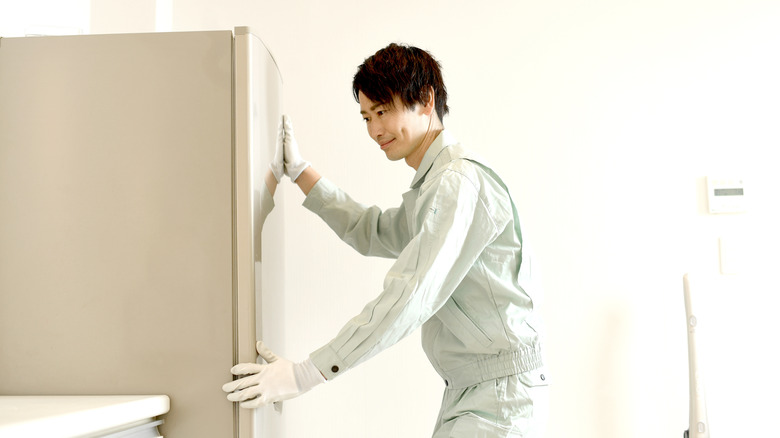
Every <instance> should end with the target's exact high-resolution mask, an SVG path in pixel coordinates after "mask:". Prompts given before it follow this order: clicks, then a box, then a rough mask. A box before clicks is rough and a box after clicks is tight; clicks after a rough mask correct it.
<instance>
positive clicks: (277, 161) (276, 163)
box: [268, 116, 284, 183]
mask: <svg viewBox="0 0 780 438" xmlns="http://www.w3.org/2000/svg"><path fill="white" fill-rule="evenodd" d="M268 166H269V167H270V168H271V172H272V173H273V174H274V178H276V182H277V183H280V182H282V178H283V177H284V116H282V119H281V120H279V128H278V129H277V130H276V152H275V153H274V158H273V161H271V164H269V165H268Z"/></svg>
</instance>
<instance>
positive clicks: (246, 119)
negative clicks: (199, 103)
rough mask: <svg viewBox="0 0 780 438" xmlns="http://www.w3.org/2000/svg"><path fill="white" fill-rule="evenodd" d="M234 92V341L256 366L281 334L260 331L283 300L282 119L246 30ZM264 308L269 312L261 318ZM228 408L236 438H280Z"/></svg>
mask: <svg viewBox="0 0 780 438" xmlns="http://www.w3.org/2000/svg"><path fill="white" fill-rule="evenodd" d="M235 90H236V96H235V114H236V121H235V125H236V130H235V157H236V158H235V188H236V189H235V196H236V235H235V247H236V263H235V271H236V282H235V283H236V288H235V298H234V303H235V306H236V308H235V313H236V318H235V320H234V323H235V325H234V341H235V352H236V356H235V361H236V362H237V363H239V362H255V361H256V359H257V352H256V349H255V342H256V341H257V340H258V339H265V341H266V342H268V344H269V345H270V346H274V345H281V342H280V341H281V333H279V332H278V331H276V330H273V329H269V330H266V332H264V331H263V330H262V328H263V326H266V327H278V326H281V324H278V323H276V322H275V320H276V319H278V318H281V317H282V314H283V312H282V306H281V304H282V303H281V301H282V299H283V296H282V295H281V294H280V293H278V292H280V291H281V290H282V289H281V281H282V278H283V277H282V273H283V272H284V265H283V260H284V257H283V248H284V241H283V233H282V231H283V224H284V219H283V213H282V210H283V208H282V207H283V206H282V205H280V204H281V201H282V196H279V195H276V196H274V194H275V192H277V191H279V190H281V189H282V187H281V186H280V187H278V188H277V183H276V179H275V178H274V176H273V174H272V173H271V170H270V167H269V164H270V163H271V161H272V159H273V157H274V154H275V152H276V148H277V134H278V129H279V124H280V122H281V118H282V111H281V108H282V107H281V102H282V96H281V91H282V79H281V76H280V74H279V70H278V68H277V66H276V63H275V62H274V59H273V57H272V56H271V54H270V52H269V51H268V49H267V48H266V47H265V45H264V44H263V42H262V41H261V40H260V39H259V38H258V37H257V36H256V35H254V34H252V33H251V31H250V29H249V28H246V27H239V28H236V30H235ZM280 146H281V145H280ZM274 201H276V205H275V203H274ZM272 211H273V212H272ZM261 292H265V294H262V293H261ZM274 292H276V293H274ZM265 307H267V308H272V309H274V311H273V312H268V311H266V312H265V314H264V313H263V309H264V308H265ZM255 315H262V319H258V318H256V316H255ZM277 340H278V341H277ZM234 409H235V410H236V416H237V418H238V421H239V426H238V427H239V430H240V436H242V437H244V436H247V437H248V436H258V437H259V436H264V437H265V436H282V435H278V434H274V433H273V430H271V429H270V427H271V424H273V423H272V422H269V421H264V419H263V415H271V414H270V413H269V412H268V410H267V409H260V410H257V411H252V410H246V409H240V408H239V407H238V406H237V405H236V406H235V407H234ZM253 414H256V415H257V419H256V421H255V420H254V419H253V418H252V417H253ZM253 425H254V427H253ZM253 429H254V432H253ZM252 433H254V435H252Z"/></svg>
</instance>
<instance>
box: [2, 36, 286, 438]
mask: <svg viewBox="0 0 780 438" xmlns="http://www.w3.org/2000/svg"><path fill="white" fill-rule="evenodd" d="M241 56H243V55H241V54H239V53H235V56H234V36H233V32H231V31H217V32H187V33H157V34H118V35H87V36H73V37H38V38H3V39H0V345H2V346H3V348H2V354H0V394H3V395H27V394H30V395H61V394H70V395H81V394H90V395H102V394H166V395H168V396H170V399H171V410H170V412H169V414H167V415H166V416H165V424H164V425H163V426H161V432H162V433H163V434H164V435H165V436H170V437H174V438H175V437H179V436H186V437H215V436H220V437H229V436H241V437H249V436H252V430H251V423H252V421H251V418H248V417H249V415H247V414H241V413H239V411H237V410H235V409H234V406H233V405H232V404H231V403H229V402H227V400H226V399H225V397H224V393H222V391H221V389H220V387H221V385H222V384H223V383H225V382H227V381H228V380H230V379H231V375H230V373H229V369H230V367H231V366H232V365H233V364H234V363H235V362H236V361H237V360H238V359H239V358H241V359H242V360H245V359H249V360H254V353H253V345H251V346H250V344H253V343H254V338H255V337H256V333H255V326H256V325H257V321H256V320H255V317H254V308H255V305H256V300H255V293H257V292H258V291H257V290H256V287H257V285H258V284H260V285H261V284H262V282H261V281H258V280H257V279H256V276H255V273H254V269H255V265H254V263H255V254H254V253H255V249H254V246H255V243H254V240H255V236H254V230H255V228H257V229H258V230H259V225H257V224H258V220H256V219H254V216H255V213H256V211H259V209H257V208H255V207H254V203H255V202H256V198H257V196H255V194H254V193H255V192H256V191H257V190H255V187H254V186H249V185H247V184H254V185H257V184H258V182H260V181H262V180H263V178H262V176H259V177H258V176H257V175H255V170H256V169H266V168H267V167H268V162H269V160H270V157H272V156H273V150H275V137H276V127H275V126H274V128H273V132H271V131H269V128H268V127H269V126H271V125H275V124H276V123H277V122H276V119H277V118H278V117H279V115H278V112H279V109H278V108H279V93H280V90H278V89H275V90H273V91H270V92H265V93H264V94H265V95H267V96H268V97H269V98H273V99H275V100H274V101H273V102H270V103H268V102H260V103H257V102H255V103H250V104H249V106H248V108H252V107H253V106H259V107H268V108H272V109H273V110H268V111H267V113H265V114H264V115H263V117H264V118H265V119H268V120H265V122H264V123H265V124H264V125H263V124H258V123H257V122H255V123H254V124H253V125H254V126H253V127H248V126H245V125H242V122H241V117H242V112H241V109H240V108H239V107H238V104H239V102H240V101H241V98H239V97H234V89H235V90H239V89H240V86H238V84H236V83H235V82H236V78H238V77H239V76H240V74H239V73H238V69H240V68H243V67H242V66H241V62H242V61H241V59H240V58H241ZM263 56H265V59H266V61H267V62H271V63H272V60H270V56H269V55H268V54H267V51H266V52H265V54H263ZM244 63H245V64H246V63H247V62H244ZM275 68H276V67H275V65H274V66H273V69H272V72H273V73H275V74H276V75H277V76H278V72H276V70H275ZM269 84H270V86H274V87H277V88H278V84H274V83H273V82H272V81H266V82H265V83H263V84H256V85H252V86H269ZM244 117H245V118H249V119H251V118H252V117H256V116H252V114H251V113H249V114H244ZM270 119H273V121H271V120H270ZM262 130H264V131H262ZM242 136H244V137H250V138H251V139H252V142H253V143H252V145H251V147H245V146H242V144H241V141H242V140H241V138H242ZM264 160H265V162H264ZM247 163H251V164H250V165H249V167H247ZM247 187H252V188H251V189H248V188H247ZM247 190H248V191H250V192H251V195H250V196H249V197H246V196H244V195H243V194H242V193H244V192H246V191H247ZM266 201H268V200H266ZM278 210H279V209H278V208H277V209H275V210H274V211H273V212H272V213H271V214H270V215H268V218H267V220H266V224H270V223H275V224H276V225H274V226H277V227H280V226H281V222H280V221H278V219H276V218H275V215H277V214H279V212H278ZM266 213H267V212H266ZM247 218H248V219H247ZM272 219H273V221H272ZM245 221H249V230H250V231H249V235H248V237H247V234H246V226H247V225H246V223H245ZM242 227H243V228H242ZM247 239H249V240H248V241H247ZM247 242H249V243H248V245H249V246H250V247H251V248H250V251H251V254H250V256H249V258H248V259H247V256H246V255H245V254H244V251H245V248H244V247H245V246H246V245H247ZM266 258H268V257H266ZM247 260H248V261H249V262H247ZM247 282H248V283H249V284H250V287H249V288H247V287H245V286H244V284H245V283H247ZM247 308H248V309H249V310H248V311H247ZM245 417H247V418H245Z"/></svg>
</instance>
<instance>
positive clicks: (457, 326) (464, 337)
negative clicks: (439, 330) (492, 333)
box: [436, 297, 493, 347]
mask: <svg viewBox="0 0 780 438" xmlns="http://www.w3.org/2000/svg"><path fill="white" fill-rule="evenodd" d="M436 316H437V317H438V318H439V319H440V320H441V322H442V324H444V326H445V327H447V329H448V330H449V331H451V332H452V333H453V334H454V335H455V336H456V337H457V338H458V339H460V340H461V342H463V343H464V344H466V345H473V344H474V343H478V344H480V345H482V346H484V347H489V346H490V344H492V343H493V340H492V339H490V337H489V336H488V335H487V333H485V332H484V330H482V329H481V328H480V327H479V325H477V323H475V322H474V320H472V319H471V317H470V316H469V315H467V314H466V312H464V311H463V309H462V308H461V307H460V306H459V305H458V303H457V302H456V301H455V300H454V299H452V297H450V299H448V300H447V302H446V303H444V306H442V308H441V309H439V311H438V312H437V313H436Z"/></svg>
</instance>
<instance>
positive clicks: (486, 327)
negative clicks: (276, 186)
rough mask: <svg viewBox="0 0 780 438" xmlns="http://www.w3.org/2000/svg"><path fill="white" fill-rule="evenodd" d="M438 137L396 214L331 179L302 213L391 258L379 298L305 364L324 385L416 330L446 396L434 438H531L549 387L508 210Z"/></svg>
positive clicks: (495, 183)
mask: <svg viewBox="0 0 780 438" xmlns="http://www.w3.org/2000/svg"><path fill="white" fill-rule="evenodd" d="M482 163H483V161H482V160H480V159H478V158H476V157H475V156H473V155H471V154H470V153H468V152H466V151H465V150H464V149H463V148H462V147H461V146H460V145H459V144H458V143H457V141H456V140H455V139H454V138H453V137H452V136H451V135H450V134H449V133H448V131H443V132H442V133H441V134H440V135H439V136H438V137H437V138H436V140H435V141H434V142H433V143H432V144H431V146H430V147H429V148H428V150H427V152H426V153H425V156H424V157H423V160H422V162H421V164H420V166H419V168H418V170H417V173H416V175H415V177H414V180H413V181H412V185H411V190H410V191H408V192H407V193H405V194H404V195H403V203H402V205H401V206H400V207H399V208H393V209H387V210H384V211H382V210H381V209H380V208H378V207H376V206H373V207H368V206H366V205H363V204H360V203H358V202H355V201H353V200H352V199H351V198H350V197H349V196H348V195H347V194H346V193H344V192H343V191H341V190H340V189H338V188H337V187H336V186H335V185H334V184H333V183H332V182H330V181H329V180H326V179H324V178H323V179H320V181H319V182H318V183H317V184H316V185H315V186H314V188H313V189H312V190H311V191H310V192H309V194H308V196H307V198H306V200H305V201H304V206H305V207H306V208H308V209H310V210H311V211H313V212H314V213H316V214H318V215H319V216H320V217H321V218H322V219H323V220H324V221H325V222H326V223H327V224H328V226H330V228H331V229H333V231H335V232H336V234H337V235H338V236H339V237H340V238H341V239H342V240H344V241H345V242H346V243H348V244H350V245H351V246H352V247H354V248H355V249H356V250H357V251H358V252H360V253H361V254H364V255H371V256H380V257H391V258H396V259H397V260H396V262H395V263H394V264H393V266H392V268H391V269H390V271H389V272H388V274H387V276H386V278H385V281H384V291H383V292H382V293H381V294H380V295H379V296H378V297H377V298H376V299H375V300H374V301H372V302H370V303H368V304H367V305H366V307H365V308H364V309H363V311H362V312H361V313H360V314H359V315H357V316H356V317H354V318H352V319H351V320H350V321H349V322H348V323H347V324H346V325H345V326H344V328H343V329H342V330H341V331H340V332H339V334H338V335H337V336H336V337H335V338H334V339H333V340H332V341H330V342H329V343H328V344H326V345H325V346H323V347H322V348H320V349H318V350H317V351H315V352H314V353H312V354H311V359H312V361H313V363H314V364H315V365H316V366H317V368H318V369H320V371H321V372H322V373H323V374H324V375H325V377H326V378H327V379H328V380H332V379H334V378H336V377H337V376H339V375H341V374H343V373H344V372H345V371H347V370H348V369H350V368H352V367H354V366H356V365H357V364H359V363H361V362H363V361H365V360H367V359H369V358H370V357H372V356H374V355H375V354H377V353H378V352H380V351H382V350H384V349H385V348H387V347H389V346H391V345H393V344H395V343H396V342H398V341H399V340H401V339H402V338H403V337H404V336H406V335H408V334H410V333H411V332H412V331H414V330H415V329H417V328H418V327H420V326H422V344H423V348H424V350H425V352H426V354H427V355H428V358H429V359H430V361H431V364H432V365H433V367H434V368H435V369H436V371H437V372H438V373H439V375H441V377H442V378H443V379H444V382H445V385H446V390H445V394H444V399H443V401H442V408H441V412H440V417H439V419H438V421H437V424H436V427H435V431H434V437H436V438H440V437H469V438H475V437H485V438H488V437H490V438H492V437H526V436H530V435H529V434H528V430H529V429H530V428H531V427H532V426H531V425H530V423H529V422H530V420H531V418H532V417H533V416H534V407H533V406H534V405H533V404H534V400H533V396H532V395H531V392H532V391H533V389H532V388H536V387H540V386H544V385H546V376H544V374H543V363H542V351H541V344H540V334H539V329H540V327H539V324H538V323H537V321H538V309H534V305H535V301H534V298H535V297H534V296H533V294H532V290H531V289H532V288H530V287H529V285H530V266H529V265H530V263H529V262H528V261H527V260H523V251H522V237H521V234H520V225H519V223H518V219H517V213H516V211H515V208H514V204H513V203H512V200H511V198H510V196H509V193H508V191H507V189H506V187H505V186H504V184H503V182H502V181H501V180H500V179H499V178H498V176H497V175H496V174H495V173H494V172H493V171H492V170H491V169H490V168H489V167H487V166H486V165H484V164H482Z"/></svg>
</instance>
